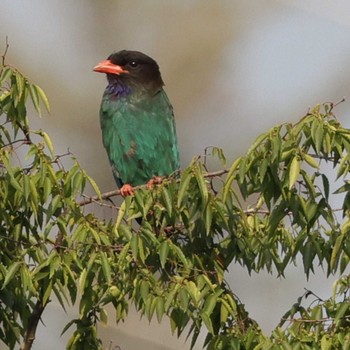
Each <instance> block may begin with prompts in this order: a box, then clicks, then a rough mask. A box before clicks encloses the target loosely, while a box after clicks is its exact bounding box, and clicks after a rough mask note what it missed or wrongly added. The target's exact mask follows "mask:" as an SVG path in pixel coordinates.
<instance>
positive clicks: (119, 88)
mask: <svg viewBox="0 0 350 350" xmlns="http://www.w3.org/2000/svg"><path fill="white" fill-rule="evenodd" d="M106 91H107V93H108V94H109V95H112V96H114V97H117V98H120V97H125V96H128V95H130V94H131V92H132V91H131V88H130V87H128V86H127V85H125V84H123V83H122V82H120V81H111V82H109V84H108V85H107V88H106Z"/></svg>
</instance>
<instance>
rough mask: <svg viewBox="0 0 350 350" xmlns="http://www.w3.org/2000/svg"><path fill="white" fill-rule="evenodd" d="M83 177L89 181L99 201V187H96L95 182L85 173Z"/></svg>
mask: <svg viewBox="0 0 350 350" xmlns="http://www.w3.org/2000/svg"><path fill="white" fill-rule="evenodd" d="M83 174H84V177H85V178H86V179H87V180H88V181H89V183H90V185H91V187H92V188H93V189H94V191H95V193H96V194H97V196H98V198H99V199H100V200H101V196H102V194H101V191H100V189H99V187H98V186H97V183H96V182H95V180H94V179H93V178H92V177H90V176H89V175H88V174H87V173H86V172H85V171H84V172H83Z"/></svg>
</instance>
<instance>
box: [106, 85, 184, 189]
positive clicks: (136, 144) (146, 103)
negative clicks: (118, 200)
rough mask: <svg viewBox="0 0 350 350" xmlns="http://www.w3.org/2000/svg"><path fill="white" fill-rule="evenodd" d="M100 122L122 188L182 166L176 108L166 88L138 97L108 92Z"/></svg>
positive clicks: (142, 182) (145, 181)
mask: <svg viewBox="0 0 350 350" xmlns="http://www.w3.org/2000/svg"><path fill="white" fill-rule="evenodd" d="M100 122H101V129H102V139H103V144H104V146H105V148H106V151H107V154H108V157H109V161H110V163H111V165H112V168H113V172H114V176H115V178H116V181H117V184H118V186H119V187H120V186H121V185H122V184H126V183H127V184H130V185H132V186H137V185H141V184H145V183H147V182H148V181H149V180H150V179H151V178H152V177H154V176H167V175H170V174H171V173H173V172H174V171H175V170H177V169H178V168H179V152H178V146H177V138H176V130H175V122H174V116H173V111H172V107H171V105H170V103H169V100H168V98H167V96H166V94H165V92H164V91H163V90H161V91H160V92H159V93H157V94H156V95H154V96H148V95H147V96H145V97H143V98H138V99H136V98H135V99H131V98H130V97H122V98H118V99H117V98H115V97H113V96H111V95H109V94H108V93H105V95H104V97H103V100H102V104H101V111H100Z"/></svg>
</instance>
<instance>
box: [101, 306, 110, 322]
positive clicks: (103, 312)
mask: <svg viewBox="0 0 350 350" xmlns="http://www.w3.org/2000/svg"><path fill="white" fill-rule="evenodd" d="M100 321H101V322H102V324H104V325H105V326H106V325H107V324H108V314H107V311H106V309H105V308H101V309H100Z"/></svg>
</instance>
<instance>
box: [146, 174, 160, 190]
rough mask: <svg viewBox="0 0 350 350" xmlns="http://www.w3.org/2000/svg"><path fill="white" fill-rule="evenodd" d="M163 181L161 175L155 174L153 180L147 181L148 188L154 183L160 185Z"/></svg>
mask: <svg viewBox="0 0 350 350" xmlns="http://www.w3.org/2000/svg"><path fill="white" fill-rule="evenodd" d="M162 182H163V178H162V177H161V176H155V177H154V178H152V179H151V180H149V181H148V182H147V185H146V186H147V188H149V189H151V188H152V187H153V186H154V185H159V184H161V183H162Z"/></svg>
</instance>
